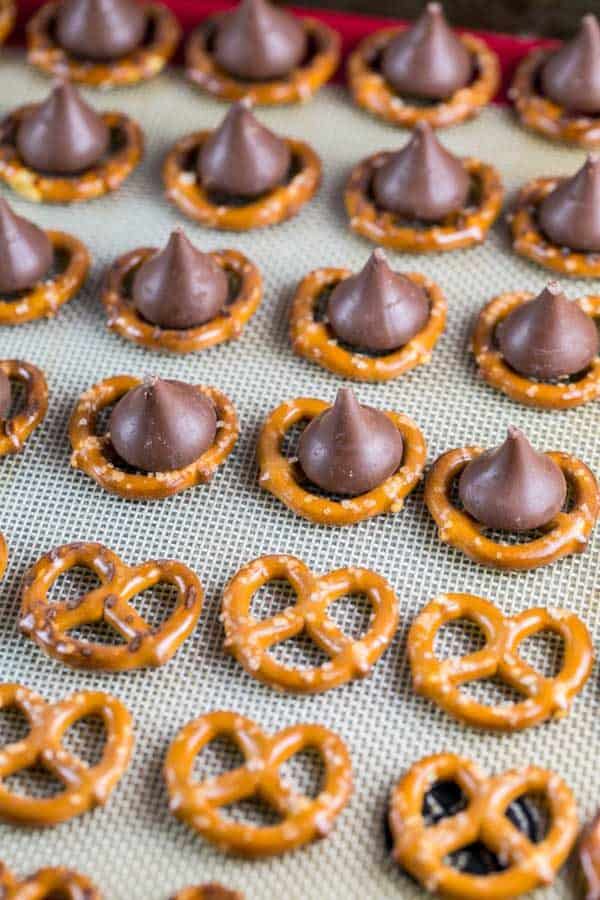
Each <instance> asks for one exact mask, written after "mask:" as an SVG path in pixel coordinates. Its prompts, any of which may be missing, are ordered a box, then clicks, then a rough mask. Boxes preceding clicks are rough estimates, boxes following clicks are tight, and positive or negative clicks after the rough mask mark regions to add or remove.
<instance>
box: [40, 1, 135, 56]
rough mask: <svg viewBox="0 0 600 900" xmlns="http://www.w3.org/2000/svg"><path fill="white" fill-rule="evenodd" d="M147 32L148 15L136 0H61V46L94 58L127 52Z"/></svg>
mask: <svg viewBox="0 0 600 900" xmlns="http://www.w3.org/2000/svg"><path fill="white" fill-rule="evenodd" d="M145 32H146V15H145V13H144V11H143V9H142V7H141V6H140V4H139V3H136V2H135V0H62V2H61V3H60V6H59V8H58V13H57V16H56V38H57V40H58V43H59V44H60V46H61V47H62V48H63V49H64V50H66V51H67V52H68V53H71V54H72V55H73V56H76V57H80V58H81V59H89V60H91V61H93V62H110V61H111V60H115V59H119V58H120V57H122V56H126V55H127V54H128V53H130V52H131V51H132V50H135V48H136V47H138V46H139V45H140V44H141V43H142V41H143V39H144V35H145Z"/></svg>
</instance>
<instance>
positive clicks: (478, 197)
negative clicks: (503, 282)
mask: <svg viewBox="0 0 600 900" xmlns="http://www.w3.org/2000/svg"><path fill="white" fill-rule="evenodd" d="M391 155H392V154H391V153H390V152H389V151H382V152H381V153H375V154H374V155H373V156H368V157H367V158H366V159H363V160H362V161H361V162H359V163H358V165H357V166H355V167H354V169H352V171H351V173H350V176H349V178H348V181H347V183H346V188H345V191H344V203H345V205H346V212H347V214H348V217H349V219H350V228H351V229H352V231H355V232H356V233H357V234H360V235H361V236H362V237H365V238H367V239H368V240H369V241H373V242H374V243H376V244H378V245H379V246H383V247H391V248H392V249H393V250H399V251H401V252H408V253H433V252H436V253H440V252H442V251H445V250H458V249H460V248H461V247H471V246H473V245H474V244H481V243H482V242H483V241H484V240H485V238H486V236H487V233H488V231H489V230H490V228H491V226H492V225H493V224H494V222H495V221H496V219H497V218H498V215H499V214H500V210H501V208H502V201H503V198H504V188H503V187H502V181H501V179H500V175H499V174H498V172H497V170H496V169H495V168H494V167H493V166H490V165H488V164H487V163H484V162H481V160H479V159H475V158H473V157H463V158H462V160H461V161H462V164H463V166H464V168H465V170H466V172H467V174H468V175H469V176H470V179H471V183H472V185H473V191H472V197H471V199H470V200H468V201H467V205H466V206H465V207H464V209H461V210H459V211H458V212H455V213H450V215H448V216H446V218H445V219H444V220H443V221H441V222H440V223H439V224H435V225H429V224H425V223H423V224H421V223H419V222H412V221H409V220H406V221H405V220H403V219H401V218H400V217H398V216H397V215H396V214H395V213H393V212H390V211H389V210H385V209H382V208H381V207H379V206H377V204H376V203H375V201H374V199H373V196H372V193H371V184H372V182H373V176H374V174H375V171H376V170H377V169H378V168H380V167H381V166H382V165H383V164H384V163H385V162H386V161H387V160H388V159H389V158H390V156H391Z"/></svg>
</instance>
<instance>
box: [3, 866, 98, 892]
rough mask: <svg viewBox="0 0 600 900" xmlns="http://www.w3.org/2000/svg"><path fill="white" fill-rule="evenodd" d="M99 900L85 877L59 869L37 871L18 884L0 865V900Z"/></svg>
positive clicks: (60, 867)
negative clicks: (0, 899)
mask: <svg viewBox="0 0 600 900" xmlns="http://www.w3.org/2000/svg"><path fill="white" fill-rule="evenodd" d="M51 897H61V898H64V900H102V895H101V894H100V892H99V891H98V889H97V888H96V887H95V885H93V884H92V882H91V881H90V880H89V878H86V877H85V875H80V874H79V872H74V871H73V870H72V869H66V868H64V867H63V866H56V867H53V868H47V869H40V870H39V871H38V872H36V873H35V875H30V876H29V878H25V879H23V880H22V881H18V880H17V879H16V878H15V876H14V875H13V874H12V873H11V872H9V871H8V869H7V868H6V866H4V865H3V864H2V863H1V862H0V898H2V900H49V898H51Z"/></svg>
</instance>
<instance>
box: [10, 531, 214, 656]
mask: <svg viewBox="0 0 600 900" xmlns="http://www.w3.org/2000/svg"><path fill="white" fill-rule="evenodd" d="M75 566H85V567H86V568H88V569H90V570H91V571H92V572H94V573H95V574H96V575H97V576H98V578H99V579H100V581H101V585H100V587H98V588H96V589H95V590H92V591H89V593H86V594H83V595H82V596H80V597H74V598H70V599H68V600H63V601H61V602H59V603H52V602H51V601H50V600H49V599H48V593H49V591H50V590H51V588H52V586H53V584H54V583H55V581H56V580H57V579H58V578H59V577H60V576H61V575H63V574H64V573H65V572H68V571H69V570H70V569H73V568H75ZM156 584H172V585H173V586H174V587H175V588H176V589H177V603H176V606H175V608H174V610H173V612H172V613H171V615H170V616H169V617H168V618H167V619H165V620H164V622H162V623H161V624H160V625H159V626H158V627H156V628H153V627H151V626H150V625H148V623H147V622H146V621H144V619H143V618H142V617H141V616H140V615H139V613H138V612H137V611H136V610H135V608H134V607H133V606H132V605H131V603H130V602H129V601H130V600H131V599H132V597H135V596H136V595H137V594H139V593H141V592H142V591H145V590H147V589H148V588H151V587H153V586H154V585H156ZM202 600H203V591H202V585H201V584H200V581H199V580H198V577H197V576H196V575H195V574H194V572H192V571H191V569H188V568H187V566H184V565H183V563H180V562H176V561H174V560H168V559H165V560H157V561H154V560H150V561H148V562H145V563H141V564H140V565H137V566H127V565H126V564H125V563H124V562H123V560H122V559H120V558H119V557H118V556H117V554H116V553H113V552H112V550H109V549H108V548H107V547H103V546H102V544H83V543H76V544H65V545H64V546H62V547H57V548H56V549H55V550H51V551H50V553H47V554H46V555H45V556H42V558H41V559H39V560H38V561H37V562H36V563H35V565H34V566H33V567H32V568H31V569H30V570H29V572H28V574H27V575H26V576H25V580H24V583H23V590H22V597H21V618H20V623H19V624H20V628H21V631H23V632H24V633H25V634H27V635H28V636H29V637H31V638H32V639H33V640H34V641H35V642H36V644H38V645H39V646H40V647H41V648H42V650H43V651H44V652H45V653H47V654H49V655H50V656H53V657H54V658H55V659H58V660H60V661H61V662H63V663H66V664H67V665H69V666H74V667H76V668H83V669H103V670H104V671H110V672H115V671H122V670H125V669H140V668H143V667H145V666H162V665H164V663H166V662H168V660H169V659H171V657H172V656H173V655H174V653H175V652H176V650H177V649H178V647H179V645H180V644H181V643H182V642H183V641H184V640H185V639H186V638H187V637H188V636H189V635H190V634H191V632H192V631H193V629H194V627H195V625H196V622H197V621H198V617H199V615H200V611H201V609H202ZM91 622H107V623H108V624H109V625H110V626H111V627H112V628H113V629H114V630H115V631H116V632H117V633H118V634H119V635H121V637H122V638H124V640H125V641H126V642H127V643H126V644H125V645H120V646H110V645H106V644H95V643H91V642H89V641H85V640H78V639H76V638H73V637H71V636H70V635H69V631H72V630H73V629H76V628H80V627H81V626H82V625H87V624H89V623H91Z"/></svg>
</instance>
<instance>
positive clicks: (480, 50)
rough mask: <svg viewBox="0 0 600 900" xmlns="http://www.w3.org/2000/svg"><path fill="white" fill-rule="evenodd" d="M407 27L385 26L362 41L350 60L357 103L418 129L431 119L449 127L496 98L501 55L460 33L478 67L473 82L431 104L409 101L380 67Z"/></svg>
mask: <svg viewBox="0 0 600 900" xmlns="http://www.w3.org/2000/svg"><path fill="white" fill-rule="evenodd" d="M404 30H405V27H400V28H398V27H396V28H384V29H383V30H381V31H376V32H374V34H370V35H369V36H368V37H366V38H365V39H364V40H362V41H361V42H360V44H359V45H358V47H357V49H356V50H355V51H354V52H353V53H351V54H350V57H349V59H348V85H349V87H350V92H351V94H352V96H353V98H354V102H355V103H356V104H358V106H361V107H362V108H363V109H366V110H367V111H368V112H370V113H373V114H374V115H376V116H378V117H379V118H380V119H385V120H386V121H387V122H391V123H392V124H393V125H400V126H401V127H402V128H414V126H415V125H416V124H417V122H428V123H429V124H430V125H431V126H432V127H433V128H446V127H447V126H448V125H456V123H457V122H464V120H465V119H469V118H471V117H472V116H475V115H477V114H478V113H479V112H480V111H481V109H482V107H484V106H486V104H488V103H489V102H490V100H491V99H492V98H493V96H494V94H495V93H496V91H497V90H498V87H499V85H500V65H499V63H498V57H497V56H496V54H495V53H494V52H493V51H492V50H490V48H489V47H488V46H487V44H485V43H484V42H483V41H482V40H480V39H479V38H476V37H474V35H472V34H461V35H459V38H460V40H461V41H462V43H463V44H464V46H465V48H466V50H467V51H468V52H469V54H470V56H471V57H472V58H473V59H474V62H475V66H474V68H475V69H476V70H477V71H476V75H475V77H474V79H473V80H472V81H471V83H470V84H468V85H466V86H465V87H463V88H460V89H459V90H457V91H455V92H454V94H452V96H451V97H449V98H448V99H447V100H440V101H439V102H438V103H434V104H431V105H425V104H423V105H418V103H410V102H406V101H405V100H404V99H403V98H402V97H401V96H400V95H399V94H398V93H396V91H395V90H394V89H393V88H392V87H391V85H390V84H389V83H388V82H387V81H386V79H385V78H384V77H383V75H382V74H381V72H380V70H379V61H380V60H381V57H382V55H383V52H384V50H385V48H386V47H387V46H388V44H390V43H391V41H392V40H393V39H394V38H395V37H396V36H397V35H398V34H400V33H401V32H402V31H404Z"/></svg>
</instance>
